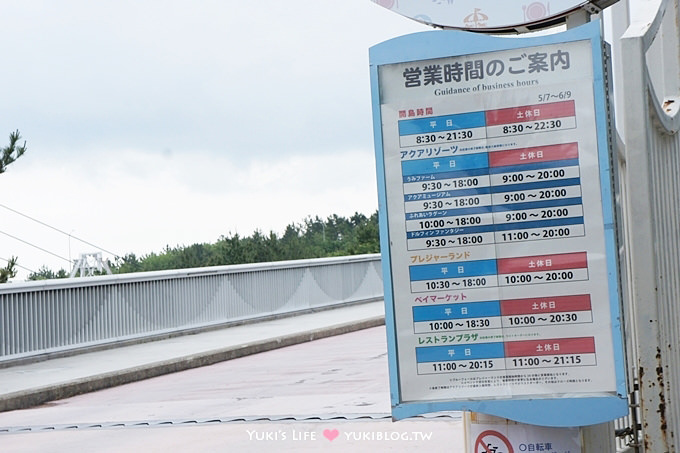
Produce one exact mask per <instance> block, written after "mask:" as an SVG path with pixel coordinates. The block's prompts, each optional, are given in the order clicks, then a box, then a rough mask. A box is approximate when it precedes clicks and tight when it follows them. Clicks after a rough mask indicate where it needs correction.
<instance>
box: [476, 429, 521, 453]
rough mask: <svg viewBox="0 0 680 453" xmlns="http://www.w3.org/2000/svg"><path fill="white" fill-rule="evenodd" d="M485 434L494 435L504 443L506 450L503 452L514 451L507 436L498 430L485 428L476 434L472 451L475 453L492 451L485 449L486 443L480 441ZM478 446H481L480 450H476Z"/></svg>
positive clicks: (489, 452) (513, 452) (510, 452)
mask: <svg viewBox="0 0 680 453" xmlns="http://www.w3.org/2000/svg"><path fill="white" fill-rule="evenodd" d="M485 436H494V437H497V438H498V439H500V441H501V442H503V443H504V444H505V447H506V448H507V449H508V450H507V451H506V452H503V453H515V450H514V449H513V448H512V445H510V440H508V438H507V437H505V436H504V435H503V434H501V433H499V432H498V431H493V430H490V429H489V430H486V431H482V432H481V433H480V434H479V436H477V440H476V441H475V448H474V451H475V453H493V452H492V451H489V450H487V449H486V444H485V443H484V442H483V441H482V438H484V437H485ZM478 447H482V450H478V449H477V448H478Z"/></svg>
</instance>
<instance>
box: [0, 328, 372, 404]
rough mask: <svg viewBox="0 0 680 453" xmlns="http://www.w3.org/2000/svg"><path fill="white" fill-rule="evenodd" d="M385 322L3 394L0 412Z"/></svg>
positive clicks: (308, 333)
mask: <svg viewBox="0 0 680 453" xmlns="http://www.w3.org/2000/svg"><path fill="white" fill-rule="evenodd" d="M384 324H385V317H384V316H375V317H372V318H366V319H363V320H361V321H351V322H347V323H344V324H338V325H335V326H331V327H325V328H320V329H315V330H309V331H306V332H301V333H295V334H290V335H286V336H282V337H278V338H273V339H267V340H262V341H256V342H252V343H246V344H242V345H238V346H230V347H228V348H223V349H216V350H212V351H208V352H203V353H199V354H193V355H187V356H183V357H177V358H174V359H170V360H164V361H160V362H155V363H150V364H147V365H143V366H138V367H134V368H127V369H122V370H118V371H114V372H110V373H104V374H97V375H92V376H89V377H86V378H81V379H76V380H72V381H66V382H63V383H58V384H54V385H49V386H45V387H37V388H34V389H30V390H23V391H20V392H14V393H8V394H5V395H0V412H5V411H11V410H17V409H26V408H29V407H34V406H38V405H40V404H44V403H46V402H48V401H54V400H58V399H63V398H69V397H72V396H76V395H81V394H83V393H89V392H94V391H97V390H103V389H106V388H110V387H115V386H118V385H123V384H128V383H130V382H136V381H141V380H144V379H149V378H152V377H156V376H162V375H164V374H170V373H176V372H178V371H184V370H189V369H192V368H198V367H202V366H207V365H212V364H215V363H219V362H224V361H226V360H231V359H236V358H239V357H244V356H247V355H251V354H257V353H260V352H265V351H271V350H273V349H278V348H283V347H286V346H292V345H295V344H300V343H305V342H308V341H313V340H318V339H321V338H326V337H331V336H335V335H342V334H345V333H350V332H355V331H357V330H363V329H368V328H371V327H377V326H381V325H384Z"/></svg>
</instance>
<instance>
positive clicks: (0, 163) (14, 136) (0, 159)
mask: <svg viewBox="0 0 680 453" xmlns="http://www.w3.org/2000/svg"><path fill="white" fill-rule="evenodd" d="M19 140H21V134H20V133H19V131H18V130H16V131H14V132H12V133H11V134H9V146H6V147H5V148H3V149H2V153H1V155H0V173H4V172H5V170H6V169H7V166H8V165H9V164H11V163H12V162H14V161H15V160H17V159H18V158H19V157H21V156H22V155H23V154H24V153H25V152H26V142H25V141H24V144H23V145H21V146H17V143H18V142H19Z"/></svg>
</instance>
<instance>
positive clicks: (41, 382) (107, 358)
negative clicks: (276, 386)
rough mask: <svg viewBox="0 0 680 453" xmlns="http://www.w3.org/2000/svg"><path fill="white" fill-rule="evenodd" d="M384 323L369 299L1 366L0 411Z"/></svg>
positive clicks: (379, 308) (378, 305) (381, 305)
mask: <svg viewBox="0 0 680 453" xmlns="http://www.w3.org/2000/svg"><path fill="white" fill-rule="evenodd" d="M381 324H384V303H383V302H382V301H378V302H371V303H366V304H358V305H351V306H345V307H341V308H334V309H329V310H324V311H318V312H314V313H308V314H303V315H299V316H292V317H287V318H281V319H276V320H271V321H263V322H257V323H252V324H243V325H239V326H233V327H228V328H224V329H220V330H215V331H210V332H205V333H198V334H193V335H186V336H181V337H174V338H170V339H166V340H159V341H154V342H149V343H142V344H136V345H132V346H125V347H120V348H115V349H107V350H103V351H97V352H90V353H86V354H80V355H75V356H71V357H62V358H57V359H51V360H46V361H42V362H37V363H32V364H27V365H17V366H12V367H8V368H2V369H0V412H2V411H8V410H14V409H23V408H27V407H32V406H36V405H39V404H42V403H45V402H47V401H52V400H57V399H62V398H67V397H70V396H74V395H78V394H82V393H87V392H92V391H95V390H100V389H104V388H108V387H113V386H117V385H121V384H125V383H129V382H134V381H139V380H142V379H147V378H150V377H154V376H160V375H163V374H168V373H174V372H177V371H181V370H187V369H190V368H196V367H201V366H205V365H210V364H214V363H218V362H222V361H224V360H229V359H234V358H237V357H242V356H246V355H250V354H256V353H259V352H263V351H268V350H272V349H276V348H280V347H284V346H290V345H293V344H298V343H303V342H306V341H311V340H316V339H319V338H324V337H329V336H333V335H339V334H343V333H348V332H353V331H356V330H361V329H366V328H369V327H375V326H378V325H381Z"/></svg>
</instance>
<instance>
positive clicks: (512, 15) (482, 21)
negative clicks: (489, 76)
mask: <svg viewBox="0 0 680 453" xmlns="http://www.w3.org/2000/svg"><path fill="white" fill-rule="evenodd" d="M372 1H373V2H374V3H377V4H378V5H380V6H383V7H385V8H387V9H389V10H392V11H394V12H396V13H398V14H401V15H402V16H406V17H408V18H411V19H413V20H416V21H418V22H422V23H424V24H428V25H434V26H437V27H442V28H457V29H462V30H473V31H490V32H500V31H515V32H527V31H535V30H537V29H540V28H546V27H551V26H554V25H557V24H560V23H562V22H564V20H565V18H566V17H567V16H568V15H569V14H571V13H574V12H575V11H578V10H580V9H585V10H586V11H588V12H591V13H593V12H598V11H600V10H601V9H602V8H605V7H607V6H609V5H611V4H613V3H616V1H618V0H540V1H534V0H501V1H499V0H434V1H423V0H372Z"/></svg>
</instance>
